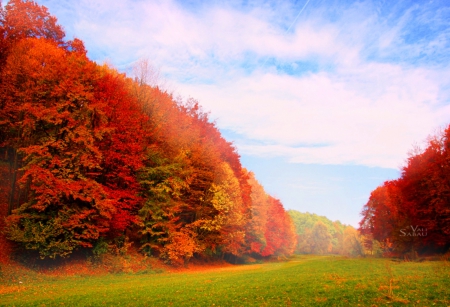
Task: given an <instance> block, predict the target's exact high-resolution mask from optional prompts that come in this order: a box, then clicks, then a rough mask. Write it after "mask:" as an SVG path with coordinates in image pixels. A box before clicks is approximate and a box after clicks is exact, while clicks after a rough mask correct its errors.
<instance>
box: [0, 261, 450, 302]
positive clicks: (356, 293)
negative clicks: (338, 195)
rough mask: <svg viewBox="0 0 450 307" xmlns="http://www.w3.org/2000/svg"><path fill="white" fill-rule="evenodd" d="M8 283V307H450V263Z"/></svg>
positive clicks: (294, 266) (4, 293)
mask: <svg viewBox="0 0 450 307" xmlns="http://www.w3.org/2000/svg"><path fill="white" fill-rule="evenodd" d="M34 277H35V279H36V281H34V280H33V278H28V279H27V280H26V281H25V282H23V283H22V284H20V285H19V284H7V283H4V284H3V285H1V284H0V305H2V306H13V305H15V306H38V305H39V306H40V305H43V304H45V306H56V305H61V304H62V303H64V305H65V306H100V305H105V304H106V305H114V306H145V305H147V306H172V305H173V306H213V305H214V304H215V306H291V305H292V306H358V304H360V305H361V306H372V305H376V306H380V305H385V304H387V303H389V306H403V305H405V304H407V305H410V306H413V305H417V306H431V305H435V306H447V305H450V267H449V264H448V262H424V263H404V262H402V263H396V262H393V261H390V260H386V259H346V258H341V257H329V256H323V257H318V256H307V257H305V256H301V257H300V256H298V257H297V258H294V259H292V260H291V261H289V262H282V263H266V264H257V265H246V266H245V265H244V266H234V267H227V268H223V269H214V270H208V271H203V272H183V273H162V274H143V275H106V276H95V277H67V278H57V277H48V276H41V275H39V274H36V276H34Z"/></svg>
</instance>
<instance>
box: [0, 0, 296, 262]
mask: <svg viewBox="0 0 450 307" xmlns="http://www.w3.org/2000/svg"><path fill="white" fill-rule="evenodd" d="M0 4H1V3H0ZM0 7H1V6H0ZM64 37H65V34H64V32H63V29H62V28H61V27H60V26H59V25H58V24H57V21H56V18H54V17H52V16H51V15H50V14H49V13H48V11H47V9H46V8H45V7H43V6H39V5H38V4H36V3H35V2H33V1H27V0H10V1H9V2H8V4H7V5H6V6H5V8H4V9H2V11H1V12H0V70H1V71H0V159H1V160H2V161H3V162H2V163H3V165H6V164H5V163H8V164H7V165H8V167H9V174H10V178H9V182H10V187H9V194H8V195H9V199H8V204H7V206H8V210H7V211H8V214H7V217H6V226H5V229H4V231H5V233H6V235H7V238H8V239H9V240H11V241H14V242H17V244H18V245H19V246H20V247H21V248H25V249H29V250H36V251H38V252H39V254H40V256H41V257H42V258H45V257H50V258H54V257H57V256H67V255H69V254H71V253H72V252H73V251H74V250H77V249H80V248H95V247H96V245H98V244H99V242H101V243H104V242H116V243H117V242H124V241H129V242H133V244H134V245H135V246H137V247H138V248H139V249H140V250H141V251H142V252H145V253H147V254H152V255H155V256H158V257H161V258H162V259H165V260H167V261H168V262H171V263H174V264H177V263H183V262H186V261H188V260H189V259H190V258H192V257H199V258H212V257H225V258H228V259H233V258H236V257H241V256H243V255H249V256H252V257H268V256H282V255H290V254H292V253H293V252H294V249H295V246H296V235H295V230H294V226H293V224H292V221H291V218H290V216H289V215H288V213H287V212H286V211H285V210H284V208H283V206H282V204H281V203H280V201H279V200H277V199H275V198H273V197H271V196H269V195H267V194H266V192H265V191H264V189H263V187H262V186H261V185H260V184H259V183H258V181H257V180H256V179H255V178H254V175H253V174H252V173H251V172H248V171H247V170H245V169H244V168H243V167H242V166H241V163H240V160H239V155H238V154H237V152H236V150H235V148H234V147H233V145H232V144H231V143H229V142H227V141H226V140H225V139H224V138H223V137H222V136H221V134H220V132H219V130H218V129H217V127H216V126H215V124H214V123H212V122H211V121H210V120H209V119H208V116H207V114H206V113H204V112H203V111H202V110H201V108H200V106H199V105H198V103H197V102H196V101H194V100H192V99H189V100H187V101H184V102H183V101H180V99H178V100H175V99H174V98H173V97H172V96H171V95H170V94H168V93H167V92H165V91H162V90H160V89H159V88H158V87H156V86H150V85H148V84H147V83H148V82H147V81H148V80H147V79H146V78H148V77H149V75H148V74H147V73H146V71H147V69H148V65H146V62H145V61H143V62H141V63H140V65H137V66H136V70H135V77H134V78H130V77H127V76H126V75H125V74H121V73H119V72H117V71H116V70H114V69H112V68H110V67H108V66H106V65H98V64H96V63H95V62H93V61H91V60H89V58H88V57H87V55H86V50H85V48H84V46H83V43H82V42H81V41H80V40H78V39H74V40H65V39H64ZM2 218H3V217H2Z"/></svg>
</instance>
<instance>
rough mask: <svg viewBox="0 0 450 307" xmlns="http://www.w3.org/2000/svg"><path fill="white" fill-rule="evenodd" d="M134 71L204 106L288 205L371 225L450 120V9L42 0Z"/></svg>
mask: <svg viewBox="0 0 450 307" xmlns="http://www.w3.org/2000/svg"><path fill="white" fill-rule="evenodd" d="M37 2H38V3H39V4H42V5H45V6H46V7H48V8H49V11H50V13H51V14H53V15H55V16H56V17H57V18H58V20H59V23H60V24H61V25H63V27H64V29H65V31H66V33H67V37H68V38H69V39H72V38H73V37H78V38H80V39H82V40H83V41H84V42H85V44H86V47H87V49H88V51H89V56H90V58H91V59H93V60H95V61H97V62H99V63H102V62H108V63H110V64H112V65H113V66H115V67H116V68H118V69H119V70H122V71H127V72H130V71H131V67H132V66H133V64H134V63H135V62H136V61H138V60H139V59H143V58H146V59H148V60H149V62H150V63H151V64H152V65H153V67H155V69H157V70H159V72H160V78H159V79H158V80H157V81H155V82H156V83H157V84H159V85H160V86H163V87H165V88H166V89H167V90H169V91H171V92H173V94H174V96H181V97H183V98H188V97H193V98H195V99H197V100H198V101H199V102H200V104H201V105H202V106H203V107H204V109H205V110H206V111H210V114H211V118H212V119H214V120H216V122H217V125H218V127H219V128H220V129H221V131H222V132H223V135H224V136H225V137H226V138H227V139H228V140H230V141H233V142H234V143H235V145H236V147H237V148H238V151H239V153H240V154H241V156H242V162H243V165H244V166H245V167H247V168H248V169H249V170H251V171H253V172H254V173H255V174H256V177H257V179H258V180H259V181H260V182H261V183H262V184H263V185H264V187H265V189H266V191H267V192H268V193H270V194H272V195H273V196H275V197H278V198H280V199H281V201H282V202H283V204H284V205H285V207H286V208H288V209H296V210H299V211H302V212H306V211H308V212H312V213H317V214H320V215H325V216H327V217H328V218H330V219H332V220H337V219H338V220H340V221H342V222H344V223H348V224H352V225H354V226H357V223H358V221H359V219H360V215H359V212H360V211H361V208H362V206H363V205H364V204H365V203H366V202H367V199H368V197H369V195H370V192H371V191H372V190H373V189H375V188H376V187H377V186H378V185H380V184H382V183H383V182H384V181H385V180H388V179H393V178H396V177H398V176H399V174H400V169H401V166H402V165H403V164H404V161H405V159H406V158H407V156H408V152H410V151H411V150H412V148H413V146H415V145H418V146H423V144H424V142H425V140H426V138H427V136H429V135H430V134H434V133H436V131H437V129H439V128H442V127H444V126H446V125H448V124H449V119H450V101H449V98H450V78H449V76H450V74H449V73H450V67H449V57H450V52H449V51H450V26H449V24H450V3H449V2H448V1H381V0H380V1H330V0H327V1H325V0H310V1H308V0H306V1H282V2H280V1H226V2H224V1H223V2H222V1H170V0H168V1H163V0H159V1H156V0H154V1H150V0H121V1H110V0H78V1H70V0H59V1H51V0H38V1H37Z"/></svg>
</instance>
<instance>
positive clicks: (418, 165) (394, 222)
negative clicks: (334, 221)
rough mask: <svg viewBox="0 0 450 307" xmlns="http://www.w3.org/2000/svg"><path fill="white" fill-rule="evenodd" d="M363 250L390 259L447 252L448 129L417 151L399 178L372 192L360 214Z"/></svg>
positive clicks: (449, 230)
mask: <svg viewBox="0 0 450 307" xmlns="http://www.w3.org/2000/svg"><path fill="white" fill-rule="evenodd" d="M360 232H361V233H362V234H363V235H364V236H366V238H367V240H366V241H365V244H366V247H367V248H369V249H373V248H374V246H375V245H377V246H380V247H381V248H382V250H384V251H385V252H388V253H391V254H404V253H409V254H411V255H417V253H419V254H430V253H443V252H446V251H448V250H449V248H450V126H448V127H447V128H446V129H445V130H442V131H440V132H439V133H437V134H436V135H435V136H432V137H430V138H429V139H428V141H427V144H426V147H425V148H424V149H420V148H416V149H415V150H414V152H413V153H412V154H411V155H410V157H409V158H408V160H407V162H406V165H405V166H404V167H403V168H402V173H401V177H400V178H399V179H397V180H390V181H386V182H385V183H384V184H383V185H381V186H380V187H378V188H377V189H375V190H374V191H373V192H372V193H371V195H370V199H369V201H368V202H367V204H366V205H365V206H364V208H363V210H362V220H361V222H360Z"/></svg>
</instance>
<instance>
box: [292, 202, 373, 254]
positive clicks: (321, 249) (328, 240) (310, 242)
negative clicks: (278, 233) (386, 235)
mask: <svg viewBox="0 0 450 307" xmlns="http://www.w3.org/2000/svg"><path fill="white" fill-rule="evenodd" d="M288 213H289V215H290V216H291V218H292V221H293V222H294V226H295V229H296V233H297V242H298V243H297V246H296V248H295V252H296V253H298V254H339V255H347V256H365V255H366V253H367V252H368V251H366V250H365V249H364V246H363V244H362V242H363V241H362V237H361V236H360V235H359V233H358V231H357V230H356V229H355V228H354V227H352V226H349V225H344V224H342V223H341V222H339V221H334V222H333V221H331V220H329V219H328V218H326V217H325V216H319V215H317V214H313V213H308V212H306V213H301V212H298V211H295V210H289V211H288Z"/></svg>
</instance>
